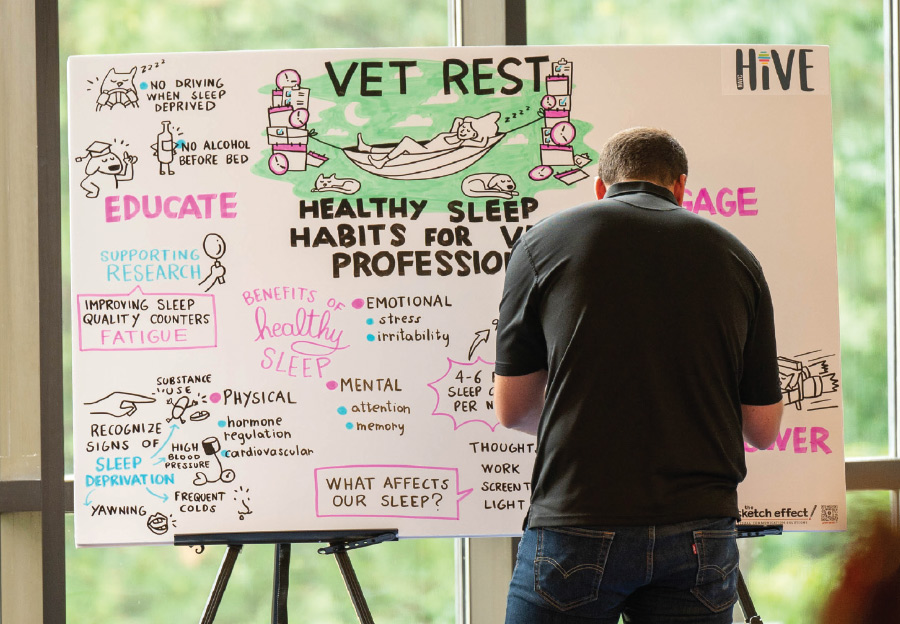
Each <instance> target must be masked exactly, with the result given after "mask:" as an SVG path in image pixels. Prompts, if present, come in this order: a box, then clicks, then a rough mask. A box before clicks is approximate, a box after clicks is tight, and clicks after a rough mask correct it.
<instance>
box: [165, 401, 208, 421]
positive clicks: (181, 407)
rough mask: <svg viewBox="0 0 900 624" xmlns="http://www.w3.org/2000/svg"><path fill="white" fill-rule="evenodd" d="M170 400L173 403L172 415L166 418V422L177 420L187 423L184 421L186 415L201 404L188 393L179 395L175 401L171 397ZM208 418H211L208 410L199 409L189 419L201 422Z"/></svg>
mask: <svg viewBox="0 0 900 624" xmlns="http://www.w3.org/2000/svg"><path fill="white" fill-rule="evenodd" d="M169 401H170V402H171V403H172V415H171V416H169V417H168V418H166V422H172V421H173V420H177V421H178V422H180V423H181V424H182V425H184V424H186V423H185V422H184V415H185V414H186V413H187V411H188V410H189V409H192V408H194V407H197V405H199V403H198V402H197V401H194V400H192V399H191V397H189V396H187V395H183V396H180V397H178V399H177V400H175V401H174V402H172V400H171V399H169ZM207 418H209V412H208V411H206V410H197V411H196V412H193V413H192V414H190V416H188V420H190V421H192V422H200V421H203V420H206V419H207Z"/></svg>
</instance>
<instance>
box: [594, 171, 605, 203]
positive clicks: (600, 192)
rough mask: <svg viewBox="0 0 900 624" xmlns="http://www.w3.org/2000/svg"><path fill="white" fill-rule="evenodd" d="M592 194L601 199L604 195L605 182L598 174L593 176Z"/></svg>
mask: <svg viewBox="0 0 900 624" xmlns="http://www.w3.org/2000/svg"><path fill="white" fill-rule="evenodd" d="M594 194H595V195H596V196H597V199H603V198H604V197H605V196H606V184H604V183H603V179H602V178H601V177H600V176H597V177H596V178H594Z"/></svg>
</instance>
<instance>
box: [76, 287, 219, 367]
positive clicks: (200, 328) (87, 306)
mask: <svg viewBox="0 0 900 624" xmlns="http://www.w3.org/2000/svg"><path fill="white" fill-rule="evenodd" d="M77 302H78V303H77V308H78V318H77V319H76V322H77V323H78V349H79V350H80V351H150V350H161V351H170V350H178V349H208V348H212V347H215V346H216V345H217V343H218V341H217V336H218V331H217V319H216V300H215V297H214V296H213V295H208V294H196V293H145V292H144V291H143V290H141V287H140V286H137V287H135V288H134V290H132V291H131V292H129V293H126V294H115V295H112V294H107V293H103V294H93V295H87V294H85V295H78V297H77Z"/></svg>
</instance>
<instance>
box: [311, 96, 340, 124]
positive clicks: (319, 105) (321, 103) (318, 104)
mask: <svg viewBox="0 0 900 624" xmlns="http://www.w3.org/2000/svg"><path fill="white" fill-rule="evenodd" d="M334 105H335V104H334V102H329V101H328V100H320V99H318V98H309V119H308V120H307V121H306V123H315V122H317V121H322V118H321V117H320V116H319V113H321V112H322V111H325V110H328V109H329V108H331V107H332V106H334Z"/></svg>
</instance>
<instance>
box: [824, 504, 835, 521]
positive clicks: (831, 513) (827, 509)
mask: <svg viewBox="0 0 900 624" xmlns="http://www.w3.org/2000/svg"><path fill="white" fill-rule="evenodd" d="M837 521H838V506H837V505H822V522H826V523H834V522H837Z"/></svg>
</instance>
